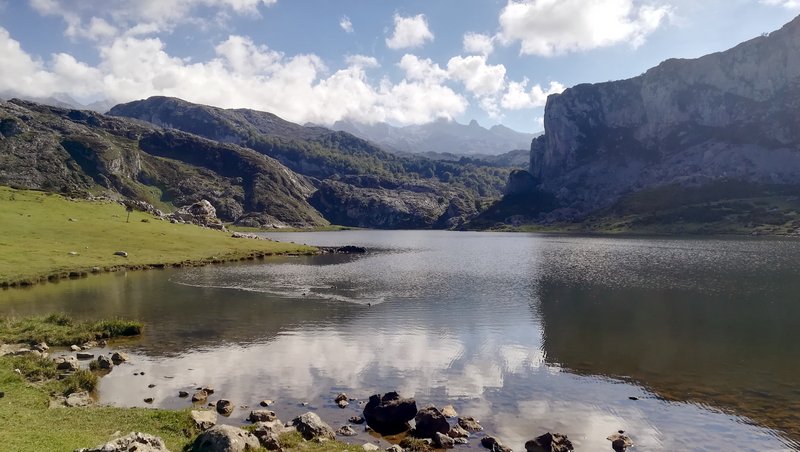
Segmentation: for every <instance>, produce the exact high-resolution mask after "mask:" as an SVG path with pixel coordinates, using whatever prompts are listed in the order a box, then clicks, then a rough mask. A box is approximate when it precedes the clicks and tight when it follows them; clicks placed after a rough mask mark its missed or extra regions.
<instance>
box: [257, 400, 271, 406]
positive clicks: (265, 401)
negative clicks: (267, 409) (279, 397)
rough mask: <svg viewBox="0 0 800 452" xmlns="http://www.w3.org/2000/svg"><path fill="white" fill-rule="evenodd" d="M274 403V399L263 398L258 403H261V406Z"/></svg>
mask: <svg viewBox="0 0 800 452" xmlns="http://www.w3.org/2000/svg"><path fill="white" fill-rule="evenodd" d="M274 403H275V401H274V400H269V399H265V400H262V401H261V403H259V405H261V406H270V405H272V404H274Z"/></svg>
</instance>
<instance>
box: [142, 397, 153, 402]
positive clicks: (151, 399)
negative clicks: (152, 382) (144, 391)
mask: <svg viewBox="0 0 800 452" xmlns="http://www.w3.org/2000/svg"><path fill="white" fill-rule="evenodd" d="M144 403H153V398H152V397H147V398H145V399H144Z"/></svg>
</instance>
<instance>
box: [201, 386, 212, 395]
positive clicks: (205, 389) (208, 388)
mask: <svg viewBox="0 0 800 452" xmlns="http://www.w3.org/2000/svg"><path fill="white" fill-rule="evenodd" d="M200 390H201V391H205V392H206V393H208V394H213V393H214V387H213V386H203V387H202V388H200Z"/></svg>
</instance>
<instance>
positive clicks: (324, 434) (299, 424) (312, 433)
mask: <svg viewBox="0 0 800 452" xmlns="http://www.w3.org/2000/svg"><path fill="white" fill-rule="evenodd" d="M292 425H293V426H294V427H295V428H296V429H297V431H298V432H300V434H301V435H303V438H305V439H313V438H327V439H334V438H335V437H336V435H335V433H334V431H333V429H332V428H331V426H330V425H328V424H326V423H325V422H323V421H322V419H320V418H319V416H317V414H316V413H311V412H308V413H305V414H301V415H300V416H298V417H296V418H294V419H293V420H292Z"/></svg>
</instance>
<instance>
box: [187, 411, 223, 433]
mask: <svg viewBox="0 0 800 452" xmlns="http://www.w3.org/2000/svg"><path fill="white" fill-rule="evenodd" d="M189 415H190V416H191V417H192V420H193V421H194V424H195V425H196V426H197V428H199V429H200V430H208V429H210V428H211V427H213V426H215V425H217V413H215V412H213V411H211V410H192V411H191V412H190V413H189Z"/></svg>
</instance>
